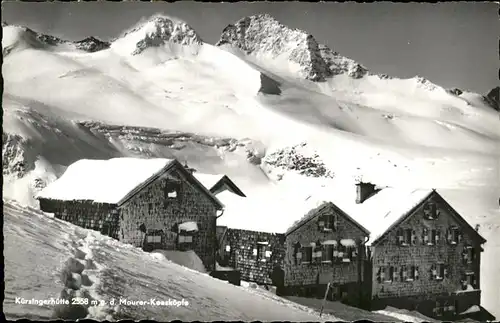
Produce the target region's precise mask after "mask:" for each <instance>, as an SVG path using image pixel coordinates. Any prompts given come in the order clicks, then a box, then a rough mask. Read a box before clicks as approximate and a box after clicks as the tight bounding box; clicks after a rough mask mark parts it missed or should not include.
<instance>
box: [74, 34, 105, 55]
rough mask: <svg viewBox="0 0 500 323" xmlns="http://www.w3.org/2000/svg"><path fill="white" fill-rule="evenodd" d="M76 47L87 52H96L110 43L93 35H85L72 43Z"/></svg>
mask: <svg viewBox="0 0 500 323" xmlns="http://www.w3.org/2000/svg"><path fill="white" fill-rule="evenodd" d="M74 44H75V46H76V48H78V49H81V50H84V51H86V52H89V53H93V52H98V51H100V50H104V49H108V48H109V46H110V43H108V42H104V41H102V40H99V39H97V38H95V37H92V36H91V37H87V38H85V39H83V40H80V41H77V42H75V43H74Z"/></svg>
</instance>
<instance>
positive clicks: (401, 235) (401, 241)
mask: <svg viewBox="0 0 500 323" xmlns="http://www.w3.org/2000/svg"><path fill="white" fill-rule="evenodd" d="M396 233H397V234H396V236H397V237H396V239H397V244H398V245H403V244H404V233H403V229H398V230H397V231H396Z"/></svg>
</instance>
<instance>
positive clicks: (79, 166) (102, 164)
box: [37, 158, 174, 204]
mask: <svg viewBox="0 0 500 323" xmlns="http://www.w3.org/2000/svg"><path fill="white" fill-rule="evenodd" d="M173 161H174V159H166V158H153V159H142V158H112V159H108V160H96V159H81V160H79V161H77V162H75V163H73V164H71V165H70V166H69V167H68V168H67V169H66V171H65V172H64V174H63V175H62V176H61V177H60V178H59V179H57V180H56V181H54V182H53V183H51V184H50V185H48V186H47V187H46V188H45V189H43V190H42V191H41V192H40V193H39V194H38V195H37V198H45V199H55V200H65V201H68V200H93V201H94V202H98V203H110V204H116V203H118V202H119V201H120V200H121V199H122V198H124V197H125V196H126V195H127V194H128V193H130V192H131V191H132V190H133V189H135V188H136V187H138V186H139V185H140V184H142V183H144V182H145V181H147V180H148V179H149V178H151V177H152V176H153V175H155V174H156V173H158V172H159V171H161V170H162V169H163V168H165V167H166V166H167V165H168V164H170V163H172V162H173Z"/></svg>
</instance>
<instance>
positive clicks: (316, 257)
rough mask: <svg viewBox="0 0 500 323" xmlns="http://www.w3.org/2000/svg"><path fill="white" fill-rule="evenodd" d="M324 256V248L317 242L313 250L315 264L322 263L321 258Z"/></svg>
mask: <svg viewBox="0 0 500 323" xmlns="http://www.w3.org/2000/svg"><path fill="white" fill-rule="evenodd" d="M322 255H323V248H322V245H321V243H320V242H319V241H318V242H316V244H315V246H314V248H313V260H314V262H321V258H322Z"/></svg>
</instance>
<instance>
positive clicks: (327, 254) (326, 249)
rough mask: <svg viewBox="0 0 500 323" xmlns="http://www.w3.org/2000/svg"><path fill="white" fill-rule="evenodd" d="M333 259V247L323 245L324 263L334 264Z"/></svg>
mask: <svg viewBox="0 0 500 323" xmlns="http://www.w3.org/2000/svg"><path fill="white" fill-rule="evenodd" d="M332 258H333V245H331V244H327V245H323V254H322V258H321V260H322V262H332Z"/></svg>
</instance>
